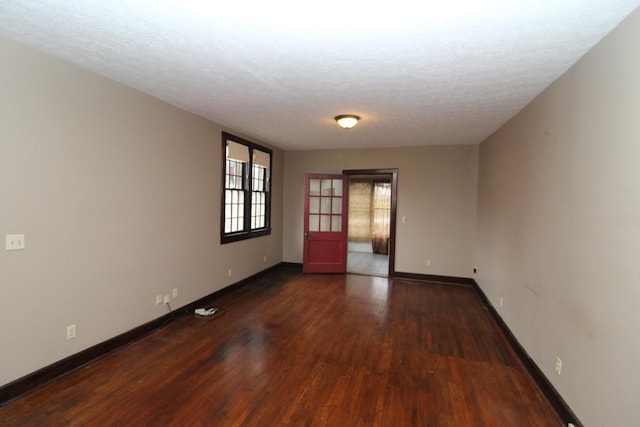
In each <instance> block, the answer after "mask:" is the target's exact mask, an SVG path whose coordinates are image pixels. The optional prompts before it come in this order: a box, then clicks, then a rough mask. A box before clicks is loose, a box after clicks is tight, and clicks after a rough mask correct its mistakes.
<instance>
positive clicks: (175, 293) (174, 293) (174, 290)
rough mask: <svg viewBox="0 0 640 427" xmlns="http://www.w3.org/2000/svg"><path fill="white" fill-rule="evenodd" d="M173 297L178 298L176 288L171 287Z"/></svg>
mask: <svg viewBox="0 0 640 427" xmlns="http://www.w3.org/2000/svg"><path fill="white" fill-rule="evenodd" d="M173 297H174V298H178V288H173Z"/></svg>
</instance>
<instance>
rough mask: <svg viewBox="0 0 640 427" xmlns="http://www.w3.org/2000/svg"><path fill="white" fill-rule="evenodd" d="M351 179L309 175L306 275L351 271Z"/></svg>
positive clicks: (305, 246)
mask: <svg viewBox="0 0 640 427" xmlns="http://www.w3.org/2000/svg"><path fill="white" fill-rule="evenodd" d="M346 189H347V177H346V175H318V174H306V175H305V198H304V260H303V264H302V271H303V272H305V273H345V272H346V271H347V197H346V196H347V191H346Z"/></svg>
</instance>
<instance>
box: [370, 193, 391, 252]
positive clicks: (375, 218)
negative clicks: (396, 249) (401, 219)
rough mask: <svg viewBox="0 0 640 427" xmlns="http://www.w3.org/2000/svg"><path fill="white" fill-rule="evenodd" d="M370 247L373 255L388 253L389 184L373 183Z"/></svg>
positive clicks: (389, 219) (389, 222)
mask: <svg viewBox="0 0 640 427" xmlns="http://www.w3.org/2000/svg"><path fill="white" fill-rule="evenodd" d="M371 211H372V220H371V245H372V247H373V253H374V254H385V255H386V254H388V253H389V229H390V224H391V184H390V183H388V182H375V183H374V184H373V197H372V198H371Z"/></svg>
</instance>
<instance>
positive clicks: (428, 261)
mask: <svg viewBox="0 0 640 427" xmlns="http://www.w3.org/2000/svg"><path fill="white" fill-rule="evenodd" d="M427 267H431V260H430V259H428V260H427Z"/></svg>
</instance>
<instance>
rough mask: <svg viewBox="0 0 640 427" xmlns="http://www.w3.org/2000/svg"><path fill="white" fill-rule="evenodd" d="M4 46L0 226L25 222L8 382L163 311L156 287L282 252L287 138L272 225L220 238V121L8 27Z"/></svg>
mask: <svg viewBox="0 0 640 427" xmlns="http://www.w3.org/2000/svg"><path fill="white" fill-rule="evenodd" d="M0 57H2V67H0V87H1V88H2V98H1V100H0V236H1V237H2V241H3V242H4V235H5V234H8V233H25V234H26V249H25V250H23V251H12V252H7V251H4V250H1V251H0V287H1V288H2V309H1V310H0V324H2V325H3V326H2V328H1V329H0V331H1V332H0V333H1V334H2V335H1V337H0V347H1V348H2V350H1V351H0V384H4V383H7V382H9V381H11V380H14V379H16V378H19V377H21V376H23V375H25V374H28V373H30V372H32V371H34V370H36V369H39V368H42V367H44V366H46V365H48V364H50V363H52V362H55V361H57V360H60V359H62V358H64V357H66V356H69V355H71V354H74V353H76V352H78V351H80V350H83V349H85V348H87V347H89V346H92V345H94V344H96V343H99V342H102V341H104V340H106V339H109V338H111V337H113V336H115V335H117V334H120V333H122V332H125V331H127V330H130V329H132V328H134V327H136V326H139V325H141V324H143V323H145V322H147V321H150V320H152V319H154V318H157V317H159V316H162V315H164V314H166V312H167V308H166V307H165V306H156V305H155V295H156V294H170V293H171V290H172V289H173V288H174V287H177V288H178V289H179V298H178V299H176V300H172V306H173V308H174V309H175V308H178V307H180V306H183V305H185V304H187V303H189V302H191V301H194V300H196V299H198V298H200V297H202V296H205V295H208V294H210V293H212V292H214V291H216V290H218V289H221V288H223V287H225V286H227V285H228V284H230V283H233V282H236V281H238V280H240V279H242V278H244V277H247V276H249V275H251V274H254V273H256V272H258V271H260V270H262V269H264V268H266V267H268V266H270V265H272V264H276V263H278V262H280V261H281V254H282V221H281V218H282V208H281V207H282V192H281V188H282V167H283V155H282V152H281V151H279V150H276V151H275V153H274V162H273V164H274V169H275V171H276V174H275V176H274V183H273V190H274V191H273V218H274V221H273V222H274V224H273V226H274V227H273V228H274V230H273V234H271V236H268V237H263V238H258V239H252V240H250V241H245V242H238V243H232V244H227V245H223V246H221V245H220V244H219V241H220V235H219V223H220V183H221V170H220V168H221V158H220V155H221V154H220V153H221V146H220V145H221V128H220V127H219V126H217V125H215V124H213V123H211V122H209V121H207V120H204V119H202V118H199V117H196V116H194V115H192V114H189V113H186V112H184V111H181V110H179V109H177V108H174V107H172V106H170V105H167V104H165V103H163V102H160V101H158V100H157V99H154V98H151V97H149V96H146V95H143V94H141V93H139V92H136V91H134V90H132V89H129V88H127V87H124V86H122V85H120V84H118V83H115V82H113V81H110V80H107V79H105V78H103V77H100V76H98V75H97V74H94V73H91V72H88V71H84V70H82V69H80V68H77V67H75V66H72V65H70V64H68V63H66V62H63V61H60V60H57V59H54V58H52V57H51V56H48V55H44V54H42V53H39V52H37V51H35V50H33V49H31V48H27V47H25V46H23V45H20V44H18V43H15V42H13V41H9V40H8V39H5V38H0ZM264 255H267V256H268V262H267V263H264V262H263V256H264ZM228 268H232V269H233V276H232V277H231V278H229V277H227V269H228ZM72 323H74V324H76V325H77V333H78V336H77V338H76V339H73V340H67V339H66V326H67V325H69V324H72Z"/></svg>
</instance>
